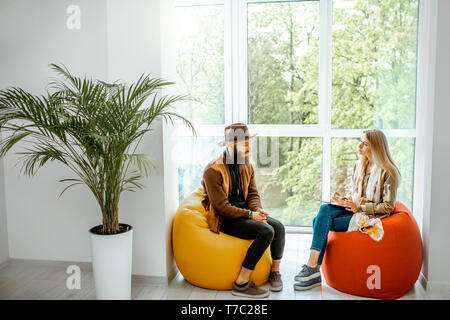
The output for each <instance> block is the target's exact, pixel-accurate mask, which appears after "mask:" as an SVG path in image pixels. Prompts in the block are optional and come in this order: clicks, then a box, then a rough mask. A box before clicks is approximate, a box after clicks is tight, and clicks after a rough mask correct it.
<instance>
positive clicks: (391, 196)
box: [346, 165, 398, 219]
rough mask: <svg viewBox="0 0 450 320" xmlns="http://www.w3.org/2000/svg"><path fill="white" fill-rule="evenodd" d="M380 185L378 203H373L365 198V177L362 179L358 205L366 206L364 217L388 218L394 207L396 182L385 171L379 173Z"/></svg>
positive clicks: (348, 196) (349, 195)
mask: <svg viewBox="0 0 450 320" xmlns="http://www.w3.org/2000/svg"><path fill="white" fill-rule="evenodd" d="M355 170H356V165H355V166H354V167H353V173H352V179H353V176H354V174H355ZM380 183H381V193H380V200H379V201H378V202H373V201H372V200H371V199H369V198H367V196H366V184H367V176H366V179H364V184H363V193H362V197H361V198H360V201H359V204H360V205H365V206H366V215H367V216H369V218H380V219H382V218H385V217H388V216H389V215H390V214H391V213H392V212H393V211H394V207H395V201H396V197H397V188H398V181H397V180H396V179H394V178H393V177H392V176H391V175H390V174H389V173H388V172H387V171H386V170H382V171H381V177H380ZM346 197H347V198H349V199H351V197H352V196H351V193H349V194H348V195H347V196H346Z"/></svg>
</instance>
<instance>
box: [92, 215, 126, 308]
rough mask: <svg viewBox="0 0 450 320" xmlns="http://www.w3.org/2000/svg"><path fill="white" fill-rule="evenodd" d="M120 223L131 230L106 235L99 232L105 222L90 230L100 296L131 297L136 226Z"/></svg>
mask: <svg viewBox="0 0 450 320" xmlns="http://www.w3.org/2000/svg"><path fill="white" fill-rule="evenodd" d="M120 226H123V227H125V228H126V230H128V231H125V232H122V233H118V234H112V235H103V234H97V233H95V231H96V230H101V226H100V228H99V226H97V227H94V228H92V229H90V230H89V232H90V234H91V246H92V268H93V273H94V282H95V293H96V297H97V299H99V300H130V299H131V262H132V250H133V229H132V227H131V226H129V225H127V224H122V223H121V224H120Z"/></svg>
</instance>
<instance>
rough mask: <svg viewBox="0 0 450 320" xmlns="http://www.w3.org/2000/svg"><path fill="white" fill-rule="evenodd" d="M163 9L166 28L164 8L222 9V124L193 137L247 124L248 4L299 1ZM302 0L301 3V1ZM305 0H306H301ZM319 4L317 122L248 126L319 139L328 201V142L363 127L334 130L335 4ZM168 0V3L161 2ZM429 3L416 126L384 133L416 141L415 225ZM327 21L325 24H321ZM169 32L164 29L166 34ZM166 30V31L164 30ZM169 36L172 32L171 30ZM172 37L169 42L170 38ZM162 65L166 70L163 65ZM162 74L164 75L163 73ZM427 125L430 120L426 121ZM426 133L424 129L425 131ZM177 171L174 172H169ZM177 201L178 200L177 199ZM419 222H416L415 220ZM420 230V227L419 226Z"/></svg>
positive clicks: (205, 1)
mask: <svg viewBox="0 0 450 320" xmlns="http://www.w3.org/2000/svg"><path fill="white" fill-rule="evenodd" d="M169 1H170V2H171V3H172V4H171V5H168V4H167V3H166V4H165V6H164V9H163V8H162V17H163V19H166V20H167V21H166V25H167V24H168V23H170V21H173V19H172V20H171V19H169V17H170V16H171V12H168V11H167V10H170V9H168V8H172V9H173V8H174V7H179V6H197V5H200V6H201V5H223V6H224V33H225V34H224V50H225V52H224V60H225V61H224V66H225V70H224V74H225V77H224V81H225V83H224V88H225V100H224V101H225V123H224V124H217V125H200V124H196V125H195V128H196V131H197V135H198V136H199V137H201V136H222V135H223V128H224V126H225V124H230V123H232V122H243V123H247V113H248V106H247V101H248V100H247V92H248V88H247V36H248V35H247V4H248V3H257V2H261V3H263V2H287V1H293V2H296V1H297V0H270V1H268V0H169ZM300 1H302V0H300ZM303 1H308V0H303ZM318 1H319V2H320V3H319V21H320V23H319V25H320V31H319V52H320V53H319V102H318V116H319V117H318V120H319V121H318V124H312V125H276V124H268V125H265V124H264V125H261V124H248V127H249V129H250V131H251V132H257V133H258V135H260V136H278V137H283V136H284V137H321V138H322V141H323V156H322V177H323V179H322V198H323V199H324V200H329V199H330V191H331V190H330V187H331V139H332V138H336V137H339V138H358V137H360V136H361V134H362V132H363V131H364V129H333V128H332V127H331V103H332V101H331V90H332V23H333V21H332V14H333V9H332V3H333V0H318ZM164 2H166V0H165V1H164ZM429 11H430V2H429V1H423V0H419V25H418V44H417V46H418V48H417V77H416V79H417V85H416V126H415V129H384V130H383V132H384V133H385V134H386V136H387V137H388V138H414V139H415V155H414V157H415V159H414V183H413V208H412V212H413V214H414V215H415V216H416V219H417V220H418V222H419V224H420V225H421V223H422V216H423V210H424V206H425V205H426V204H425V203H424V194H425V193H426V192H425V190H424V188H425V187H424V183H423V182H424V181H425V180H426V177H425V176H424V174H425V172H424V166H425V163H426V161H427V158H426V155H424V153H423V150H426V149H425V146H424V144H425V141H426V140H427V138H426V137H424V134H423V133H426V134H427V135H429V134H431V132H430V130H426V128H427V123H426V122H425V121H427V120H426V119H427V117H425V115H426V112H427V110H426V109H427V105H426V104H427V97H428V95H429V94H431V93H429V92H427V89H428V87H427V83H426V81H427V80H426V79H427V77H428V69H427V62H428V60H429V59H431V57H430V52H429V48H428V39H429V32H430V30H429V25H430V21H429V19H430V16H431V15H430V13H429ZM323 22H325V23H323ZM169 29H170V28H168V27H167V26H166V28H162V32H166V34H165V36H167V33H168V32H170V31H168V30H169ZM164 30H165V31H164ZM172 32H173V31H172ZM173 38H174V37H173V34H172V39H173ZM174 48H175V46H174V45H173V44H172V45H168V46H165V47H163V48H162V56H163V57H164V56H165V55H166V54H167V53H168V52H167V50H173V49H174ZM169 56H170V57H172V59H165V61H164V59H163V68H162V69H163V72H162V73H163V75H164V74H165V75H166V76H170V77H171V78H172V79H175V78H174V77H175V76H176V73H175V72H174V70H175V64H176V62H175V61H174V58H176V57H175V56H176V55H174V54H173V53H172V54H170V55H169ZM164 64H166V66H165V67H164ZM164 70H166V72H164ZM428 122H429V121H428ZM425 130H426V131H425ZM175 135H176V136H177V137H182V136H183V137H184V136H192V134H191V132H190V131H189V130H188V129H187V128H186V127H185V126H180V127H177V131H176V134H175ZM173 170H177V168H173ZM172 189H174V188H172ZM176 198H177V199H178V196H177V197H176ZM418 218H419V219H418ZM420 229H422V228H420ZM287 231H288V232H308V233H311V232H312V228H311V227H289V228H287Z"/></svg>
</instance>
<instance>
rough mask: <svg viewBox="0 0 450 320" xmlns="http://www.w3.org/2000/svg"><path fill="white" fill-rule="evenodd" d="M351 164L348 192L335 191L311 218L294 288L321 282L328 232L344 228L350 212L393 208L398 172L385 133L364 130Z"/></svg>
mask: <svg viewBox="0 0 450 320" xmlns="http://www.w3.org/2000/svg"><path fill="white" fill-rule="evenodd" d="M358 152H359V155H360V158H359V161H358V162H357V163H356V164H355V165H354V167H353V174H352V183H351V190H352V192H351V194H349V195H347V196H345V197H342V196H341V195H340V194H339V193H337V192H335V193H334V194H333V196H332V199H331V200H332V202H334V203H336V204H338V205H339V206H336V205H334V204H324V205H322V206H321V207H320V210H319V213H318V214H317V216H316V217H315V218H314V220H313V239H312V243H311V248H310V250H311V251H310V255H309V259H308V262H307V263H306V264H304V265H303V267H302V270H301V271H300V272H299V273H298V274H297V275H296V276H295V281H297V282H296V283H295V284H294V289H295V290H307V289H310V288H313V287H316V286H319V285H320V284H321V281H322V280H321V275H320V265H321V264H322V260H323V256H324V254H325V249H326V246H327V240H328V233H329V232H330V231H347V230H348V228H349V224H350V221H351V219H352V217H353V215H354V214H355V213H357V212H360V213H362V214H364V215H366V216H367V217H369V218H380V219H382V218H385V217H387V216H389V215H390V214H391V213H392V212H393V211H394V206H395V198H396V194H397V187H398V184H399V179H400V172H399V170H398V168H397V166H396V165H395V163H394V161H393V160H392V157H391V155H390V152H389V148H388V143H387V140H386V136H385V135H384V133H383V132H382V131H380V130H376V129H375V130H367V131H364V133H363V135H362V137H361V142H360V144H359V148H358Z"/></svg>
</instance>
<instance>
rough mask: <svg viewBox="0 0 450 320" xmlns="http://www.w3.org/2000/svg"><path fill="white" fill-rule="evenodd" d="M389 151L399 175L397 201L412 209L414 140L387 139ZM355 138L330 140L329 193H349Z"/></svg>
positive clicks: (356, 141)
mask: <svg viewBox="0 0 450 320" xmlns="http://www.w3.org/2000/svg"><path fill="white" fill-rule="evenodd" d="M388 143H389V150H390V152H391V155H392V157H393V159H394V162H395V164H396V165H397V166H398V168H399V170H400V174H401V180H400V185H399V189H398V190H397V200H398V201H401V202H403V204H404V205H406V206H407V207H408V208H410V209H411V210H412V209H413V207H412V206H413V191H414V187H413V186H414V153H415V138H388ZM358 144H359V139H356V138H333V139H332V140H331V146H332V154H331V192H332V193H333V192H334V191H338V192H340V193H341V194H343V193H345V192H346V191H350V183H351V174H352V169H353V165H354V164H355V163H356V161H358Z"/></svg>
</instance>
